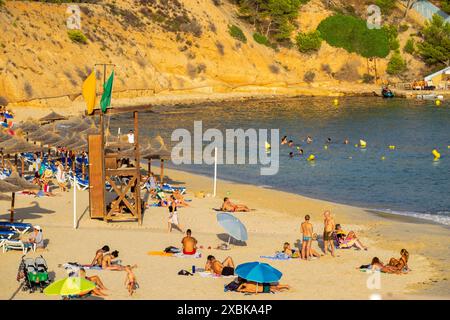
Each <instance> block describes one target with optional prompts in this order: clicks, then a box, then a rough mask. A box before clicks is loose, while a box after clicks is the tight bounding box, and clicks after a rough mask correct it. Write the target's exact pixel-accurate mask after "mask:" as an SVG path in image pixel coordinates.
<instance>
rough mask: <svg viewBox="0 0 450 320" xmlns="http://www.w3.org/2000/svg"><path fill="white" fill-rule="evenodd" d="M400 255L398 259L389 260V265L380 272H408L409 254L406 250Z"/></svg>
mask: <svg viewBox="0 0 450 320" xmlns="http://www.w3.org/2000/svg"><path fill="white" fill-rule="evenodd" d="M400 255H401V257H400V259H395V258H391V260H389V263H388V264H387V265H385V266H384V267H383V268H382V269H381V272H386V273H396V274H402V273H403V272H405V271H408V270H409V268H408V260H409V252H408V251H407V250H406V249H402V250H401V251H400Z"/></svg>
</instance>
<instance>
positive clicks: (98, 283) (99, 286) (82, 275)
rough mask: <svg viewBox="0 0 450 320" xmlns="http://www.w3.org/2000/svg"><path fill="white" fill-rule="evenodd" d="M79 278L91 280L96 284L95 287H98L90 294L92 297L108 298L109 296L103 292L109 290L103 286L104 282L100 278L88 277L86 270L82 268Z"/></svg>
mask: <svg viewBox="0 0 450 320" xmlns="http://www.w3.org/2000/svg"><path fill="white" fill-rule="evenodd" d="M79 276H80V278H85V279H86V280H89V281H91V282H93V283H95V285H96V287H95V289H94V290H92V291H91V292H90V293H91V294H92V295H94V296H98V297H106V296H107V294H105V293H104V292H103V291H102V290H108V289H106V287H105V286H104V285H103V282H102V280H101V279H100V277H99V276H91V277H88V276H86V270H84V268H80V271H79Z"/></svg>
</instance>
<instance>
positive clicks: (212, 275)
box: [196, 271, 236, 278]
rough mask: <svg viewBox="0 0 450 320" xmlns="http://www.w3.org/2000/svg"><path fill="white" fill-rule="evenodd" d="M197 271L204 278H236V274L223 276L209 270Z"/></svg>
mask: <svg viewBox="0 0 450 320" xmlns="http://www.w3.org/2000/svg"><path fill="white" fill-rule="evenodd" d="M196 273H197V274H198V275H199V276H200V277H202V278H234V277H236V276H234V275H231V276H222V275H219V274H215V273H211V272H209V271H202V272H196Z"/></svg>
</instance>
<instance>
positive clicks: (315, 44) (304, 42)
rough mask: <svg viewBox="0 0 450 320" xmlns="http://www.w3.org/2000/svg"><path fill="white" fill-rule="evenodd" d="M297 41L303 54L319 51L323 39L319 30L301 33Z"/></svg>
mask: <svg viewBox="0 0 450 320" xmlns="http://www.w3.org/2000/svg"><path fill="white" fill-rule="evenodd" d="M295 40H296V43H297V48H298V50H299V51H300V52H303V53H307V52H312V51H318V50H319V49H320V46H321V45H322V38H321V37H320V32H319V31H317V30H316V31H312V32H308V33H299V34H298V35H297V38H296V39H295Z"/></svg>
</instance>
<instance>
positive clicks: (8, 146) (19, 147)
mask: <svg viewBox="0 0 450 320" xmlns="http://www.w3.org/2000/svg"><path fill="white" fill-rule="evenodd" d="M1 147H3V153H4V154H16V153H24V152H38V151H42V148H40V147H38V146H37V145H34V144H31V143H28V142H26V141H25V140H24V139H17V138H15V139H10V140H8V141H5V142H2V143H0V148H1Z"/></svg>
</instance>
